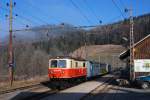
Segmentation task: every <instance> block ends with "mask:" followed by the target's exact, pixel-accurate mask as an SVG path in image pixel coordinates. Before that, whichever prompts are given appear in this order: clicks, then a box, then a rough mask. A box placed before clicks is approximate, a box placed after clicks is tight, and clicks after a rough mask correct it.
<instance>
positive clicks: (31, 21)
mask: <svg viewBox="0 0 150 100" xmlns="http://www.w3.org/2000/svg"><path fill="white" fill-rule="evenodd" d="M0 8H1V10H5V11H8V12H9V10H8V9H6V8H4V7H2V6H0ZM13 12H14V13H13V16H15V15H16V14H17V13H16V12H15V11H13ZM17 17H18V18H20V19H24V20H26V21H28V22H30V23H32V24H35V25H36V24H38V23H37V22H35V21H33V20H30V19H29V18H27V17H25V16H22V15H20V14H19V15H18V14H17Z"/></svg>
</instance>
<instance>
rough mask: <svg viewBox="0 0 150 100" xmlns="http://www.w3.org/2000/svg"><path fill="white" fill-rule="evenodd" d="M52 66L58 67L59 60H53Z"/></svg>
mask: <svg viewBox="0 0 150 100" xmlns="http://www.w3.org/2000/svg"><path fill="white" fill-rule="evenodd" d="M51 67H52V68H56V67H57V60H51Z"/></svg>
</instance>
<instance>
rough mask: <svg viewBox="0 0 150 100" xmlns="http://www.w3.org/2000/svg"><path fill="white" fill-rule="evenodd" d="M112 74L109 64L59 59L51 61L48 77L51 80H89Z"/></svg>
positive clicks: (69, 58) (68, 58)
mask: <svg viewBox="0 0 150 100" xmlns="http://www.w3.org/2000/svg"><path fill="white" fill-rule="evenodd" d="M108 72H110V66H109V65H108V64H101V63H98V62H93V61H87V60H83V59H76V58H71V57H57V58H52V59H50V60H49V69H48V76H49V78H50V79H51V80H66V79H67V80H68V79H87V78H91V77H95V76H98V75H103V74H106V73H108Z"/></svg>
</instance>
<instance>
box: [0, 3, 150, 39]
mask: <svg viewBox="0 0 150 100" xmlns="http://www.w3.org/2000/svg"><path fill="white" fill-rule="evenodd" d="M13 1H15V2H16V7H14V9H13V11H14V12H13V13H14V15H15V14H18V17H15V16H14V18H13V25H14V27H13V28H14V29H22V28H25V25H26V24H28V25H29V26H30V27H33V26H39V25H45V24H60V23H62V22H64V23H69V24H72V25H75V26H79V25H99V20H102V22H103V23H102V24H108V23H113V22H116V21H119V20H122V19H123V17H122V15H121V13H120V12H119V10H118V9H117V7H116V6H115V5H114V4H113V2H112V0H72V1H73V2H74V3H75V5H77V6H78V7H79V9H80V11H79V9H77V8H76V7H74V5H73V4H72V3H71V0H13ZM114 1H115V3H116V4H117V6H118V7H119V8H120V10H121V11H122V13H123V15H124V17H125V18H127V17H128V14H126V13H124V8H125V7H127V8H128V7H130V4H132V6H133V15H134V16H138V15H142V14H146V13H149V12H150V0H114ZM7 2H9V0H0V38H2V37H4V36H5V35H7V34H8V32H7V31H8V19H7V18H5V15H6V14H8V13H9V11H8V10H7V9H8V7H6V3H7ZM81 13H82V14H81ZM85 16H86V18H87V19H88V20H89V21H87V19H86V18H85Z"/></svg>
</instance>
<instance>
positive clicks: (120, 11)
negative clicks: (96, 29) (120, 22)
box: [111, 0, 125, 19]
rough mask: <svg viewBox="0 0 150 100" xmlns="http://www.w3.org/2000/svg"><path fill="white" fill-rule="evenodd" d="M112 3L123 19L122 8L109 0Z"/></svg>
mask: <svg viewBox="0 0 150 100" xmlns="http://www.w3.org/2000/svg"><path fill="white" fill-rule="evenodd" d="M111 1H112V3H113V4H114V6H115V7H116V8H117V9H118V11H119V13H120V14H121V16H122V18H124V19H125V16H124V14H123V13H122V10H121V9H120V7H119V6H118V5H117V3H116V2H115V1H114V0H111Z"/></svg>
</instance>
